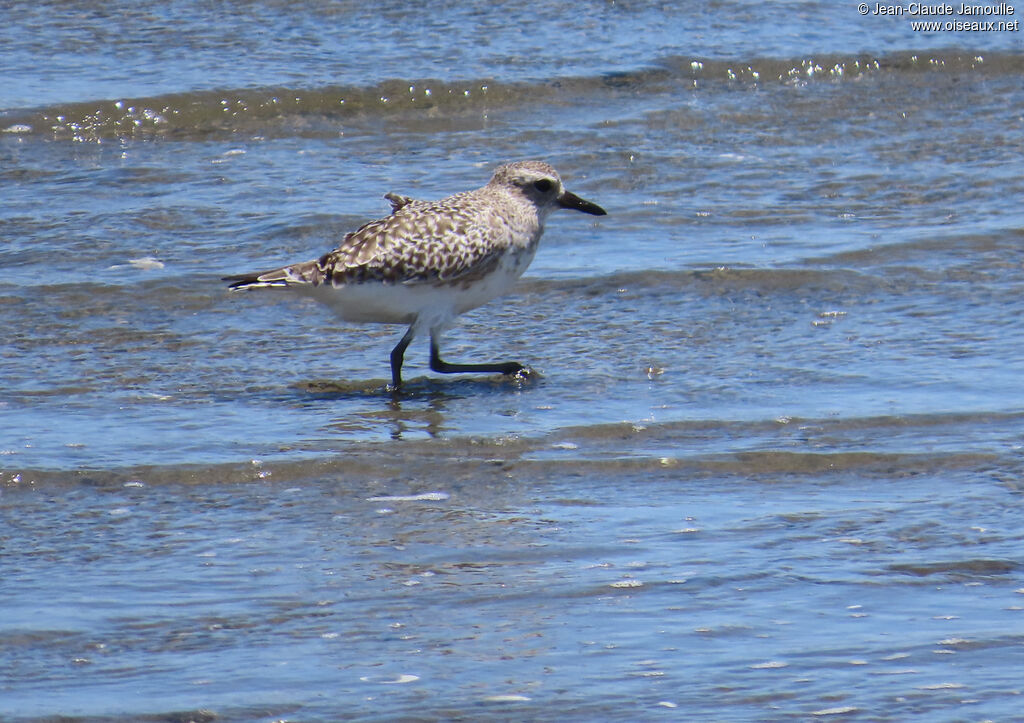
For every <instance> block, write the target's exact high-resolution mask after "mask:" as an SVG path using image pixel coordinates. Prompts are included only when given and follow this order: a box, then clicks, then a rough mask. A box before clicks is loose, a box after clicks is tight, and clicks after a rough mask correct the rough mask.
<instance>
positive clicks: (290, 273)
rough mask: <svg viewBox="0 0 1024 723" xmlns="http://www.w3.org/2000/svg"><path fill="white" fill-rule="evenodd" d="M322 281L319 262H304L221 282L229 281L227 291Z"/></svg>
mask: <svg viewBox="0 0 1024 723" xmlns="http://www.w3.org/2000/svg"><path fill="white" fill-rule="evenodd" d="M323 280H324V273H323V270H322V268H321V266H320V263H319V261H306V262H305V263H301V264H292V265H291V266H283V267H281V268H279V269H273V270H272V271H260V272H257V273H252V274H237V275H234V276H225V277H223V278H222V279H221V281H230V282H231V285H230V286H228V288H229V289H231V290H233V291H240V290H243V289H265V288H270V287H282V286H316V285H318V284H320V283H322V282H323Z"/></svg>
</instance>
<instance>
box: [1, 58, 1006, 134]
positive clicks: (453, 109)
mask: <svg viewBox="0 0 1024 723" xmlns="http://www.w3.org/2000/svg"><path fill="white" fill-rule="evenodd" d="M919 73H941V74H947V75H962V74H971V75H980V76H991V75H1007V74H1016V75H1024V55H1017V54H1012V53H995V54H993V53H986V52H983V51H977V52H975V51H967V50H946V51H927V52H913V51H905V52H901V53H895V54H889V55H884V56H872V55H865V54H862V55H829V56H817V57H806V58H804V57H801V58H754V59H735V60H722V59H702V58H694V57H691V56H683V55H677V56H669V57H665V58H662V59H660V60H659V61H656V62H655V63H654V64H652V65H651V66H650V67H646V68H642V69H638V70H635V71H628V72H617V73H608V74H602V75H597V76H587V77H577V76H572V77H562V78H554V79H550V80H546V81H543V82H516V83H506V82H500V81H498V80H495V79H493V78H482V79H471V80H465V81H456V82H452V81H441V80H436V79H395V80H390V81H386V82H383V83H379V84H376V85H371V86H364V87H360V86H325V87H320V88H301V87H295V88H293V87H283V86H279V87H265V88H242V89H224V90H215V91H197V92H182V93H171V94H165V95H158V96H151V97H141V98H109V99H100V100H95V101H88V102H76V103H67V104H57V105H53V106H49V107H44V108H37V109H13V110H7V111H5V112H4V113H3V114H0V132H2V133H5V134H24V135H43V136H50V137H53V138H55V139H61V140H73V141H80V142H101V141H104V140H110V139H119V138H120V139H146V138H169V139H176V140H203V139H207V138H209V137H211V136H214V137H216V136H223V135H228V136H232V135H246V136H252V135H256V136H263V137H266V136H281V135H311V136H336V135H337V134H338V133H339V130H340V131H341V132H343V131H344V127H345V126H346V124H359V123H369V124H376V123H378V122H379V121H380V120H382V119H387V118H396V117H401V116H403V115H405V116H410V115H411V116H413V117H417V118H426V119H430V118H434V119H444V118H447V117H451V116H457V115H459V114H465V113H469V114H480V113H487V112H489V111H491V110H500V109H515V108H518V107H521V106H522V105H523V104H529V103H534V104H538V103H539V104H544V103H552V104H569V103H575V102H579V101H580V100H585V99H587V98H588V97H594V98H598V97H601V96H608V95H609V94H610V95H611V96H612V100H616V101H618V102H629V99H630V98H629V94H637V93H639V94H643V93H661V92H665V91H666V90H669V91H671V90H675V91H686V90H694V89H697V88H704V87H708V86H726V87H738V88H760V87H764V86H766V85H770V84H789V85H793V84H808V83H817V82H845V81H849V80H859V79H862V78H864V77H866V76H891V75H898V74H919ZM623 92H625V93H626V95H621V97H620V95H619V94H622V93H623Z"/></svg>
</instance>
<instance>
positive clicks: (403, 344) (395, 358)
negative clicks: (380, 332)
mask: <svg viewBox="0 0 1024 723" xmlns="http://www.w3.org/2000/svg"><path fill="white" fill-rule="evenodd" d="M415 336H416V332H415V331H413V327H411V326H410V327H409V331H407V332H405V336H403V337H402V339H401V341H399V342H398V344H396V345H395V348H394V349H392V350H391V386H392V387H394V388H395V389H398V388H399V387H401V386H402V362H404V361H405V350H406V349H408V348H409V344H410V343H412V340H413V337H415Z"/></svg>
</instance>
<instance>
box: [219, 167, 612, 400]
mask: <svg viewBox="0 0 1024 723" xmlns="http://www.w3.org/2000/svg"><path fill="white" fill-rule="evenodd" d="M385 198H386V199H388V200H389V201H390V202H391V209H392V210H391V215H390V216H387V217H385V218H382V219H379V220H377V221H371V222H369V223H367V224H365V225H364V226H362V227H361V228H359V229H357V230H356V231H353V232H352V233H350V234H348V235H346V236H345V238H344V239H343V240H342V242H341V244H340V245H339V246H338V248H336V249H335V250H333V251H330V252H328V253H326V254H324V255H323V256H321V257H320V258H318V259H315V260H313V261H306V262H303V263H298V264H292V265H290V266H284V267H281V268H279V269H274V270H273V271H264V272H261V273H254V274H241V275H238V276H227V277H225V278H224V280H225V281H230V282H232V283H231V286H230V288H231V289H256V288H263V287H288V288H291V289H295V290H297V291H300V292H302V293H305V294H306V295H308V296H311V297H313V298H314V299H316V300H317V301H320V302H322V303H324V304H326V305H327V306H328V307H330V308H331V309H332V310H333V311H334V313H335V314H337V315H338V316H340V317H341V318H342V319H344V320H345V321H351V322H359V323H383V324H408V325H409V329H408V331H406V332H405V335H404V336H403V337H402V339H401V340H400V341H399V342H398V344H397V345H396V346H395V348H394V349H393V350H392V351H391V384H392V387H393V388H395V389H397V388H398V387H400V386H401V384H402V362H403V360H404V357H405V350H406V348H407V347H408V346H409V344H410V343H411V342H412V340H413V339H414V338H415V337H416V335H417V334H419V333H420V332H423V331H427V332H429V334H430V368H431V369H433V370H434V371H435V372H440V373H442V374H450V373H455V372H498V373H501V374H508V375H517V374H523V373H528V372H529V370H528V369H527V367H525V366H523V365H522V364H520V363H518V362H499V363H491V364H452V363H449V362H446V361H443V360H442V359H441V356H440V351H439V344H440V335H441V333H442V332H443V331H444V329H445V328H446V327H447V326H449V325H450V324H451V323H452V322H453V321H454V320H455V318H456V317H457V316H459V315H460V314H463V313H465V312H467V311H469V310H470V309H473V308H476V307H477V306H480V305H481V304H484V303H486V302H488V301H490V300H491V299H493V298H495V297H496V296H500V295H501V294H504V293H506V292H507V291H508V290H509V289H510V288H511V287H512V285H513V283H514V282H515V281H516V279H518V278H519V277H520V276H521V275H522V274H523V272H524V271H526V267H528V266H529V265H530V262H531V261H532V260H533V257H534V254H535V253H536V251H537V244H538V242H539V241H540V237H541V234H542V233H544V221H545V220H546V219H547V216H548V214H549V213H551V212H552V211H554V210H555V209H558V208H570V209H574V210H576V211H582V212H584V213H589V214H593V215H594V216H603V215H605V210H604V209H603V208H601V207H600V206H598V205H597V204H594V203H591V202H590V201H584V200H583V199H582V198H580V197H579V196H577V195H575V194H573V193H570V192H569V191H567V190H565V188H564V187H563V186H562V179H561V178H560V177H559V175H558V172H557V171H555V169H554V168H552V167H551V166H549V165H548V164H547V163H543V162H541V161H519V162H516V163H508V164H506V165H503V166H500V167H499V168H498V169H497V170H496V171H495V172H494V176H493V177H492V178H491V180H490V182H489V183H488V184H487V185H486V186H484V187H483V188H478V189H477V190H475V191H464V192H462V193H456V194H455V195H454V196H449V197H448V198H444V199H442V200H440V201H416V200H413V199H411V198H409V197H408V196H400V195H398V194H395V193H388V194H386V196H385Z"/></svg>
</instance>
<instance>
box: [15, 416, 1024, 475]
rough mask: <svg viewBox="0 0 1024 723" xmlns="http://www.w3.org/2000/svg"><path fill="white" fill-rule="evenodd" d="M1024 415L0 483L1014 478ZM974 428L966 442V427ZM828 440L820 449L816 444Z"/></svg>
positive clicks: (829, 422) (660, 434)
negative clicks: (1012, 446)
mask: <svg viewBox="0 0 1024 723" xmlns="http://www.w3.org/2000/svg"><path fill="white" fill-rule="evenodd" d="M1022 421H1024V412H985V413H935V414H920V415H907V416H880V417H849V418H828V419H801V418H790V417H782V418H778V419H762V420H749V421H737V420H721V419H719V420H711V419H709V420H695V421H673V422H662V423H631V422H622V423H597V424H591V425H581V426H569V427H564V428H562V429H558V430H554V431H552V432H550V433H546V434H539V435H535V436H532V435H531V436H520V435H508V436H498V437H491V438H486V437H479V436H474V435H470V436H462V435H453V436H450V437H445V438H438V439H424V440H414V439H410V440H403V441H402V442H401V453H400V454H396V453H395V446H394V445H395V444H396V442H395V441H394V440H388V441H380V442H373V441H360V442H356V443H352V444H348V445H344V448H343V449H340V450H339V449H337V448H335V453H333V454H329V455H321V454H316V453H310V455H309V456H308V457H305V456H302V455H300V456H299V457H296V456H287V457H285V458H278V459H268V460H264V461H260V460H246V461H239V462H225V463H215V464H169V465H159V466H156V465H145V466H142V465H140V466H133V467H114V468H106V469H98V468H92V469H77V470H67V469H65V470H60V469H28V468H20V469H19V468H17V467H15V466H13V465H11V464H10V462H11V461H13V460H9V461H8V463H7V464H6V465H3V466H0V489H3V488H5V487H7V488H22V487H33V486H41V487H61V486H79V485H84V486H89V487H101V488H105V489H115V488H119V487H125V486H140V485H147V486H159V485H164V484H185V485H191V484H195V485H215V484H241V483H247V482H260V481H261V480H265V479H271V480H272V481H274V482H275V483H279V484H284V483H297V482H302V481H310V480H319V479H341V478H344V479H346V480H349V481H352V480H359V479H367V480H379V479H392V478H393V479H402V478H405V477H407V476H409V475H410V474H411V473H413V472H414V476H416V477H418V478H422V479H451V478H457V477H458V476H460V475H461V474H462V473H465V474H466V475H485V476H486V475H487V474H488V471H491V472H493V473H494V474H495V475H497V476H498V477H501V478H504V477H505V476H506V475H507V474H508V473H509V472H510V471H511V470H513V469H515V470H518V472H519V473H522V474H524V475H526V476H528V477H530V478H536V479H540V478H546V477H551V478H558V477H559V476H565V475H571V474H584V475H601V474H617V475H621V474H630V473H635V474H637V475H640V476H641V477H646V476H648V475H659V474H666V473H667V474H670V475H671V476H673V477H686V478H695V477H704V476H723V477H730V478H739V479H748V480H757V479H771V480H774V479H778V478H780V477H785V476H789V475H802V474H808V473H810V474H815V475H842V474H849V473H853V474H857V475H860V476H866V477H870V476H878V477H881V478H891V477H892V476H893V475H898V476H908V475H915V474H928V473H938V472H942V473H944V474H956V473H957V472H958V471H965V472H966V471H972V470H973V471H977V470H987V473H988V474H991V475H992V476H994V477H996V478H999V477H1005V478H1006V479H1007V480H1011V479H1012V480H1014V482H1013V483H1014V484H1015V483H1016V482H1015V480H1017V479H1019V472H1020V458H1019V455H1018V454H1017V453H1016V451H1014V450H1008V449H1007V445H1006V440H1007V438H1010V437H1013V435H1014V433H1015V432H1014V430H1017V429H1019V427H1020V425H1021V423H1022ZM965 428H966V429H971V430H973V433H972V440H971V442H970V443H965V441H964V429H965ZM826 442H827V444H825V443H826Z"/></svg>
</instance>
